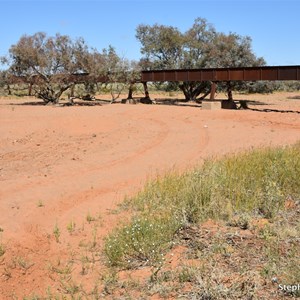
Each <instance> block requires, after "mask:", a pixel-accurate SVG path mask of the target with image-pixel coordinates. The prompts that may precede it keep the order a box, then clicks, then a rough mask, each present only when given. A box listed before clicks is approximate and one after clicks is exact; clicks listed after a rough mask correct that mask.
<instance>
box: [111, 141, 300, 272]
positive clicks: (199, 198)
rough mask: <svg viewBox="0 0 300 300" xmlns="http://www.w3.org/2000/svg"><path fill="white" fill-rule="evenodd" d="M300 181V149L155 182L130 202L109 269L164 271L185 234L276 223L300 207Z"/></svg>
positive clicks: (218, 162) (214, 163) (209, 164)
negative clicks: (291, 206)
mask: <svg viewBox="0 0 300 300" xmlns="http://www.w3.org/2000/svg"><path fill="white" fill-rule="evenodd" d="M299 178H300V143H298V144H296V145H294V146H286V147H280V148H268V149H259V150H252V151H250V152H247V153H243V154H236V155H233V156H232V155H231V156H228V157H225V158H223V159H211V160H208V161H206V162H205V163H204V164H203V165H202V166H200V167H197V168H195V169H193V170H191V171H188V172H186V173H184V174H176V173H169V174H167V175H165V176H164V177H159V178H157V179H156V180H154V181H150V182H148V183H147V184H146V186H145V187H144V189H143V190H142V191H141V192H140V193H138V194H137V195H136V196H135V197H133V198H131V199H127V200H126V201H125V203H124V206H125V207H126V208H127V209H131V210H133V211H134V215H133V218H132V220H131V222H130V223H129V224H128V223H127V224H123V225H122V226H120V227H119V228H117V229H116V230H114V231H113V232H112V233H111V234H110V235H109V236H108V237H107V239H106V243H105V254H106V257H107V261H108V264H109V265H110V266H114V267H121V268H128V269H130V268H135V267H137V266H143V265H145V266H146V265H150V266H157V267H159V265H162V264H163V261H164V255H165V254H166V252H167V251H168V249H171V247H172V245H173V244H174V243H175V240H176V237H177V236H178V234H177V233H178V232H179V231H180V230H182V229H184V228H187V227H189V226H191V225H199V224H201V223H202V222H204V221H206V220H208V219H213V220H217V221H225V222H227V224H233V223H236V224H235V225H238V226H241V227H247V220H248V219H247V218H248V217H249V218H251V217H257V218H264V219H269V220H270V221H272V220H274V218H276V216H277V215H278V214H279V213H280V212H282V211H284V210H285V204H286V201H287V200H288V199H291V201H293V202H295V203H297V201H299V195H300V181H299ZM295 226H296V225H295ZM297 226H299V224H298V225H297ZM298 229H299V228H298Z"/></svg>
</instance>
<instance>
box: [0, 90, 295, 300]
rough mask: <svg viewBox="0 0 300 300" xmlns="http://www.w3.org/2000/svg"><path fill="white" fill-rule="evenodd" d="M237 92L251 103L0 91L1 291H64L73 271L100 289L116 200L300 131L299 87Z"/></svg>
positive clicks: (1, 295) (290, 139)
mask: <svg viewBox="0 0 300 300" xmlns="http://www.w3.org/2000/svg"><path fill="white" fill-rule="evenodd" d="M152 97H154V98H155V97H156V95H154V96H152ZM157 97H158V96H157ZM220 97H221V98H222V95H220ZM236 99H242V100H248V101H250V102H248V105H249V107H250V109H249V110H237V111H231V110H219V111H204V110H203V111H202V110H201V108H200V107H198V106H197V105H190V106H189V105H185V106H184V107H183V106H179V105H167V104H166V105H143V104H138V105H123V104H113V105H102V106H100V105H95V106H74V107H59V106H53V107H52V106H43V105H19V104H24V102H25V103H26V102H36V100H34V99H28V100H26V101H25V100H24V99H1V100H0V212H1V214H0V229H1V232H0V243H1V244H3V245H4V249H5V253H4V254H3V255H2V256H0V282H1V284H0V299H1V300H2V299H3V300H4V299H12V298H13V297H15V298H14V299H22V297H24V296H28V295H30V294H33V293H36V294H44V293H45V291H46V289H47V288H48V287H51V289H52V291H54V292H57V291H58V292H60V291H61V292H65V291H66V290H67V291H68V289H69V290H70V289H71V288H72V287H73V288H74V286H72V282H73V280H76V282H79V283H80V285H81V287H82V288H84V289H86V290H87V291H91V290H92V289H94V288H95V286H96V285H97V283H98V285H97V287H98V288H99V289H101V287H102V285H103V284H102V283H101V282H100V280H98V279H99V278H104V279H105V278H106V277H105V276H106V275H105V274H106V273H105V272H106V269H105V267H104V266H103V263H102V261H101V246H102V239H103V237H105V236H106V234H107V233H108V232H109V231H110V230H111V229H112V228H113V227H114V226H116V224H118V222H120V220H123V219H124V217H126V216H124V215H120V214H118V213H117V211H116V209H117V204H118V203H120V202H121V201H122V199H123V198H124V197H125V196H126V195H132V194H133V193H135V192H136V191H138V189H139V188H141V187H142V185H143V183H144V182H145V180H147V179H148V178H150V177H152V176H155V175H156V174H159V173H163V172H165V171H166V170H169V169H171V168H177V169H185V168H189V167H191V166H193V165H195V164H198V163H201V162H202V161H203V159H206V158H208V157H210V156H216V155H217V156H219V155H223V154H226V153H231V152H237V151H242V150H245V149H249V148H252V147H258V146H270V145H285V144H292V143H294V142H296V141H298V140H300V102H299V93H277V94H271V95H238V96H236ZM74 285H75V284H74Z"/></svg>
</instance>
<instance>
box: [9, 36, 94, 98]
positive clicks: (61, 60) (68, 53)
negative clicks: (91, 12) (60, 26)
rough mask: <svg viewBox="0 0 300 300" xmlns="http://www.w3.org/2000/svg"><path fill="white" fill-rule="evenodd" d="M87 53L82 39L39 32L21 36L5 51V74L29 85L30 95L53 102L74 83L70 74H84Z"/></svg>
mask: <svg viewBox="0 0 300 300" xmlns="http://www.w3.org/2000/svg"><path fill="white" fill-rule="evenodd" d="M89 54H90V53H89V48H88V47H87V45H86V43H85V41H84V40H83V39H82V38H79V39H76V40H72V39H71V38H70V37H69V36H67V35H60V34H56V35H55V36H52V37H48V36H47V35H46V34H45V33H43V32H38V33H36V34H34V35H23V36H22V37H21V38H20V40H19V41H18V42H17V43H16V44H15V45H12V46H11V47H10V49H9V58H8V62H9V65H10V67H9V69H8V72H9V73H10V74H12V75H15V76H18V77H22V78H24V79H25V80H26V81H27V82H31V83H32V89H33V90H34V94H35V95H36V96H37V97H39V98H41V99H43V100H44V101H45V102H46V103H48V102H52V103H57V102H58V100H59V98H60V96H61V95H62V93H63V92H64V91H66V90H67V89H68V88H70V87H71V86H72V85H73V84H74V82H73V80H74V74H78V73H82V72H85V66H86V64H87V63H88V58H89Z"/></svg>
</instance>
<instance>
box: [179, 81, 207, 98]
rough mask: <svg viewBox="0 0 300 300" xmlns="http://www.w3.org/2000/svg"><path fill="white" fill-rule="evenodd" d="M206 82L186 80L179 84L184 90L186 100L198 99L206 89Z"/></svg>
mask: <svg viewBox="0 0 300 300" xmlns="http://www.w3.org/2000/svg"><path fill="white" fill-rule="evenodd" d="M206 86H207V83H206V82H184V83H183V84H180V85H179V88H180V89H181V90H182V92H183V94H184V97H185V101H186V102H188V101H191V100H194V101H196V99H197V97H198V96H199V95H200V94H201V93H202V92H204V90H205V89H206Z"/></svg>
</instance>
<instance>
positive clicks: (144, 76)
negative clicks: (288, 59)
mask: <svg viewBox="0 0 300 300" xmlns="http://www.w3.org/2000/svg"><path fill="white" fill-rule="evenodd" d="M261 80H265V81H277V80H278V81H283V80H300V66H299V65H297V66H263V67H240V68H211V69H173V70H152V71H142V72H141V82H142V83H143V84H144V88H145V95H146V97H149V92H148V89H147V82H161V81H169V82H172V81H173V82H176V81H183V82H193V81H195V82H201V81H210V82H211V83H212V84H211V92H210V100H214V98H215V91H216V84H217V83H218V82H221V81H222V82H230V81H261Z"/></svg>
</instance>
